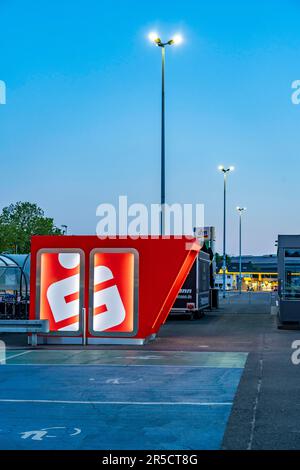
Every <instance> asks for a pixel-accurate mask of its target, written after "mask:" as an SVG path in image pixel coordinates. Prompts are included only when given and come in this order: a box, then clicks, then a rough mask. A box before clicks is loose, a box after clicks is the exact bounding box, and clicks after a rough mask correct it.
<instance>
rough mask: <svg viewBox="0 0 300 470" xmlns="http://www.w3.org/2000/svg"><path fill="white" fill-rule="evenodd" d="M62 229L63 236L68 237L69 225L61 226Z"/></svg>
mask: <svg viewBox="0 0 300 470" xmlns="http://www.w3.org/2000/svg"><path fill="white" fill-rule="evenodd" d="M61 228H62V233H63V235H67V233H68V226H67V225H61Z"/></svg>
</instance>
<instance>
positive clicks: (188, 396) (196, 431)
mask: <svg viewBox="0 0 300 470" xmlns="http://www.w3.org/2000/svg"><path fill="white" fill-rule="evenodd" d="M272 301H273V300H272V298H271V295H270V294H261V293H258V294H255V293H251V295H249V293H245V294H242V296H238V294H233V295H230V296H229V297H227V299H225V301H222V302H221V305H220V309H219V310H218V311H214V312H208V313H207V314H206V315H205V317H204V318H202V319H200V320H196V321H190V320H188V319H185V318H182V319H178V318H177V319H174V320H170V321H168V322H167V323H166V324H165V325H164V327H163V328H162V330H161V332H160V335H159V337H158V338H157V340H156V341H155V342H154V343H151V344H148V345H146V346H144V347H128V346H126V347H116V346H114V347H107V346H105V347H102V348H101V349H100V350H99V349H96V348H95V347H89V348H88V349H86V350H83V349H82V348H76V349H74V347H73V348H71V347H65V348H60V349H59V350H51V351H49V350H48V351H47V350H46V349H39V350H36V351H33V352H32V351H31V350H29V349H28V348H27V347H26V338H25V337H22V335H19V336H18V337H13V336H10V337H8V336H3V337H1V339H2V340H5V341H6V343H7V346H8V348H9V351H8V357H7V360H6V364H3V365H2V366H1V367H0V376H1V389H0V410H1V411H0V416H1V422H0V448H2V449H3V448H10V449H15V448H22V449H32V448H34V449H43V448H47V449H49V448H54V449H59V448H70V449H79V448H84V449H94V448H96V449H97V448H98V449H107V448H111V449H116V448H119V449H136V448H140V449H143V448H144V449H150V448H153V449H166V448H172V449H221V448H223V449H299V448H300V420H299V412H300V390H299V378H300V375H299V374H300V369H299V368H300V366H295V365H293V364H292V361H291V354H292V349H291V344H292V342H293V341H294V340H296V339H300V331H295V330H294V331H281V330H278V329H277V327H276V318H275V317H274V316H271V315H270V306H271V303H272Z"/></svg>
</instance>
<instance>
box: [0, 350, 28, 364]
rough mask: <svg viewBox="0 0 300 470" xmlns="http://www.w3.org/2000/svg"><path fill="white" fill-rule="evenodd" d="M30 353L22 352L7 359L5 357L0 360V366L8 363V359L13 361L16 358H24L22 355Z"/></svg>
mask: <svg viewBox="0 0 300 470" xmlns="http://www.w3.org/2000/svg"><path fill="white" fill-rule="evenodd" d="M30 352H31V351H23V352H21V353H18V354H13V355H12V356H7V357H5V358H4V359H0V364H1V363H4V364H5V362H6V361H9V360H10V359H13V358H15V357H18V356H24V354H28V353H30Z"/></svg>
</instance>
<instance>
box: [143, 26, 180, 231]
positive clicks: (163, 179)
mask: <svg viewBox="0 0 300 470" xmlns="http://www.w3.org/2000/svg"><path fill="white" fill-rule="evenodd" d="M149 39H150V41H152V42H154V44H156V45H157V46H159V47H160V48H161V64H162V67H161V69H162V74H161V183H160V204H161V213H160V234H161V235H164V234H165V204H166V158H165V62H166V46H172V45H173V44H175V45H176V44H180V43H181V42H182V37H181V36H180V35H179V34H176V35H175V36H174V37H173V38H172V39H170V40H169V41H167V42H162V41H161V39H160V37H159V35H158V34H157V33H150V34H149Z"/></svg>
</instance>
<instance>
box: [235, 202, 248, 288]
mask: <svg viewBox="0 0 300 470" xmlns="http://www.w3.org/2000/svg"><path fill="white" fill-rule="evenodd" d="M236 210H237V211H238V213H239V219H240V220H239V240H240V241H239V245H240V247H239V254H240V261H239V264H240V266H239V267H240V274H239V292H240V294H241V293H242V213H243V212H244V211H245V210H246V207H239V206H238V207H237V208H236Z"/></svg>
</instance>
